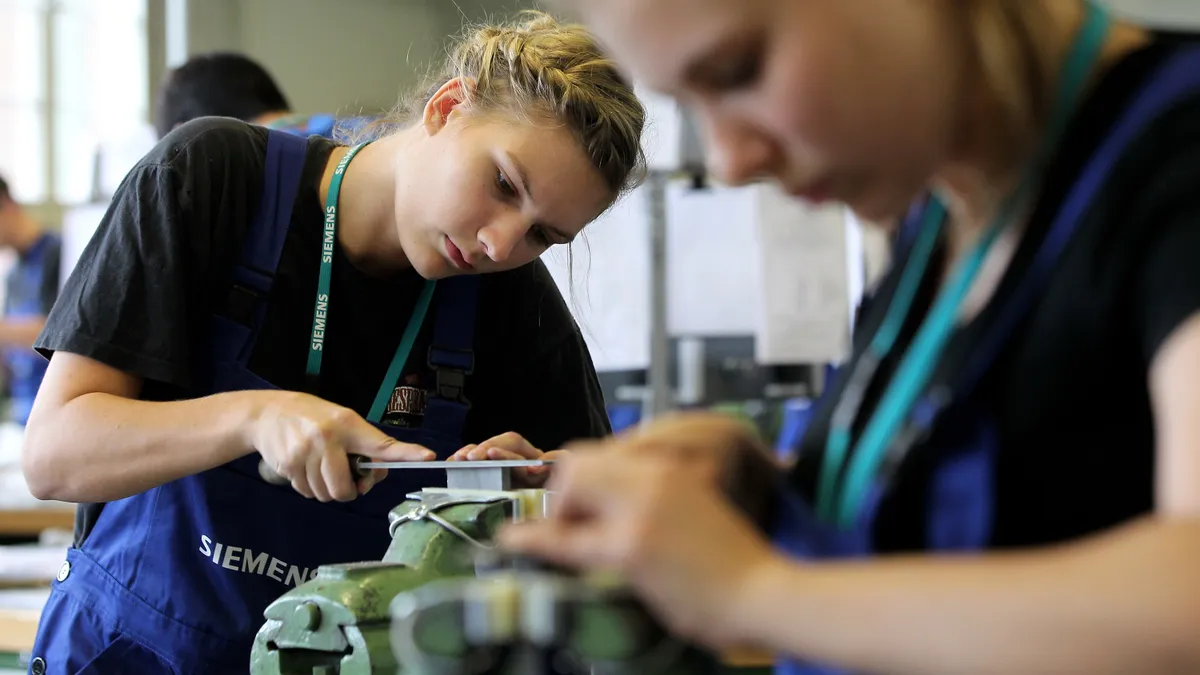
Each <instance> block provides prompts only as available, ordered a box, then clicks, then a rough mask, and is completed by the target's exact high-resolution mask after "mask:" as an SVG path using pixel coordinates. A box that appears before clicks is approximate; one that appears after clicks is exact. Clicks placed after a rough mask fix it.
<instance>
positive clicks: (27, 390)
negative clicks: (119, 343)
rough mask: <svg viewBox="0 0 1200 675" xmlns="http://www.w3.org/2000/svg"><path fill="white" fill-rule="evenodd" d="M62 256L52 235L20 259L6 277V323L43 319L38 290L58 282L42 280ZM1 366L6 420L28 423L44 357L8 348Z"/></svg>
mask: <svg viewBox="0 0 1200 675" xmlns="http://www.w3.org/2000/svg"><path fill="white" fill-rule="evenodd" d="M61 254H62V240H61V239H60V238H59V237H58V235H56V234H50V233H46V234H43V235H42V236H41V237H39V238H38V240H37V241H36V242H35V243H34V244H33V246H31V247H30V248H29V250H28V251H25V252H24V253H23V254H22V255H21V259H20V261H19V262H18V263H17V266H16V267H15V268H14V269H13V271H12V272H11V273H10V274H9V277H8V290H9V297H8V303H7V304H8V306H7V307H6V311H5V313H4V316H5V318H6V319H26V318H32V317H45V316H46V314H47V313H48V311H49V308H48V307H44V306H43V298H42V288H43V287H44V286H45V285H46V284H47V283H52V284H54V285H55V286H57V285H58V279H57V278H55V279H46V275H47V274H55V275H56V276H57V270H58V269H59V265H58V260H57V256H59V255H61ZM4 364H5V366H7V367H8V373H9V396H10V397H11V399H12V400H11V404H10V405H11V409H10V411H9V417H10V418H11V419H12V421H14V422H16V423H18V424H25V423H26V422H28V421H29V411H30V410H32V409H33V399H34V398H35V397H36V396H37V392H38V388H39V387H41V386H42V378H43V377H45V375H46V367H47V366H48V365H49V361H47V360H46V359H45V358H44V357H42V356H41V355H40V354H38V353H37V352H35V351H33V347H32V346H30V347H25V348H19V347H12V348H8V349H5V350H4Z"/></svg>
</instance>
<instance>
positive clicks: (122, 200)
mask: <svg viewBox="0 0 1200 675" xmlns="http://www.w3.org/2000/svg"><path fill="white" fill-rule="evenodd" d="M423 91H424V92H429V91H430V90H429V89H424V90H423ZM417 110H418V112H419V115H418V117H417V118H416V119H415V120H414V119H410V118H407V117H397V118H395V119H393V120H392V121H391V122H390V123H387V124H382V125H380V126H379V127H377V128H376V129H375V137H377V138H378V140H375V141H374V142H371V143H369V144H367V145H356V146H355V147H353V148H349V147H340V146H338V145H335V144H333V143H331V142H329V141H327V140H325V139H322V138H319V137H313V138H309V139H304V138H300V137H297V136H294V135H291V134H287V133H284V132H269V131H267V130H265V129H262V128H260V127H255V126H250V125H248V124H245V123H242V122H238V121H235V120H228V119H215V118H209V119H201V120H196V121H193V122H190V123H188V124H185V125H183V126H181V127H180V128H178V129H176V130H174V131H172V132H171V133H170V134H169V135H168V136H167V137H166V138H164V139H163V141H162V142H161V143H160V144H159V146H158V147H157V148H156V149H155V150H154V151H153V152H152V153H151V154H150V155H149V156H147V157H146V158H145V159H144V160H143V161H142V162H141V163H140V164H139V165H138V166H137V167H135V168H134V169H133V171H132V172H131V173H130V174H129V176H128V178H127V179H126V180H125V182H124V185H123V186H122V188H121V190H120V192H119V194H118V195H117V196H116V199H115V201H114V204H113V206H112V208H111V209H110V211H109V213H108V215H107V217H106V218H105V219H104V222H103V224H102V225H101V227H100V230H99V232H98V234H97V235H96V236H95V237H94V238H93V240H92V242H91V243H90V245H89V247H88V248H87V250H86V252H85V253H84V255H83V258H82V260H81V261H80V262H79V266H78V268H77V269H76V270H75V272H74V274H73V275H72V277H71V280H70V282H69V283H68V284H67V286H66V289H65V290H64V292H63V295H62V297H61V298H60V300H59V302H58V304H57V306H56V307H55V309H54V311H53V313H52V314H51V316H50V318H49V323H48V325H47V327H46V330H45V332H44V333H43V335H42V338H41V339H40V341H39V343H38V346H39V348H40V349H41V350H42V351H43V352H44V353H45V354H47V355H51V354H52V355H53V356H52V358H51V361H50V366H49V372H48V374H47V377H46V380H45V384H44V385H43V386H42V389H41V392H40V394H39V396H38V399H37V403H36V406H35V408H36V409H35V411H34V413H33V416H32V419H31V420H30V424H29V432H28V436H27V440H26V446H25V450H24V466H25V473H26V477H27V479H28V482H29V484H30V487H31V488H32V490H33V492H34V493H35V494H36V495H37V496H39V497H44V498H53V499H59V500H66V501H73V502H80V503H86V504H88V505H87V506H83V507H81V509H80V523H79V524H80V531H79V533H78V542H77V545H76V547H75V548H73V549H72V550H71V552H70V554H69V556H68V560H67V562H66V563H65V564H64V565H63V567H62V570H61V573H60V574H59V581H58V582H57V583H56V584H55V587H54V590H53V593H52V595H51V598H50V601H49V604H48V606H47V607H46V609H45V612H44V615H43V617H42V622H41V628H40V632H39V635H38V638H37V643H36V647H35V651H34V654H33V656H34V670H35V671H38V672H44V673H93V672H95V673H99V672H104V673H111V672H124V673H159V672H164V673H165V672H172V673H196V674H199V673H242V674H244V673H245V672H246V668H247V666H248V659H249V654H250V646H251V642H252V640H253V637H254V634H255V631H256V630H257V628H258V627H259V626H260V625H261V623H262V621H263V618H262V612H263V609H264V608H265V606H266V605H267V604H268V603H269V602H270V601H271V600H273V599H274V598H276V597H277V596H279V595H280V594H282V593H284V592H285V591H287V590H288V589H289V588H291V587H294V586H296V585H297V584H299V583H301V582H303V581H304V580H306V579H307V578H309V577H310V576H312V575H313V574H314V573H315V571H316V568H317V567H318V566H319V565H321V564H324V563H332V562H337V561H354V560H370V559H378V558H379V557H380V556H381V555H382V554H383V552H384V550H385V549H386V546H387V544H388V534H387V521H386V514H387V512H388V510H389V509H391V508H393V507H394V506H396V505H397V504H398V503H400V502H401V501H403V500H404V498H405V494H406V493H408V492H410V491H412V490H415V489H419V488H420V487H423V486H429V485H434V484H436V483H437V481H438V479H439V477H440V476H439V473H438V472H423V471H411V472H405V473H402V474H399V475H396V474H395V472H394V473H393V475H391V476H388V477H387V480H386V481H384V482H382V483H378V485H376V483H377V481H378V480H379V479H380V478H383V476H382V475H373V476H371V477H370V478H367V479H364V480H362V481H361V482H360V483H359V484H357V485H356V484H355V482H354V480H352V478H351V473H350V470H349V464H348V460H347V454H348V453H357V454H362V455H366V456H368V457H374V458H379V459H383V460H421V459H429V458H432V457H434V456H435V455H436V456H439V457H443V458H444V457H448V456H449V455H451V454H452V453H454V452H455V451H457V450H459V449H461V448H462V447H463V446H464V445H465V444H467V443H481V442H485V441H487V440H488V439H489V438H491V437H494V436H501V440H500V441H498V443H499V444H500V445H501V446H505V447H511V446H512V443H511V438H512V437H510V436H508V435H505V434H508V433H515V434H516V435H518V436H519V437H520V438H521V439H522V447H521V448H519V449H520V450H523V451H525V452H526V453H527V454H528V453H530V450H531V448H553V447H557V446H558V445H560V444H562V443H564V442H565V441H567V440H568V439H571V438H575V437H596V436H601V435H603V434H604V433H606V431H607V423H606V421H605V417H604V408H603V406H602V401H601V395H600V392H599V390H598V385H597V381H596V378H595V373H594V371H593V368H592V365H591V362H590V358H589V356H588V354H587V351H586V349H585V347H584V344H583V341H582V340H581V337H580V334H579V332H578V329H577V327H576V326H575V324H574V322H573V321H572V320H571V317H570V315H569V313H568V311H567V308H566V306H565V303H564V302H563V300H562V298H561V296H560V295H559V294H558V293H557V291H556V289H555V286H554V285H553V283H552V281H551V278H550V276H549V274H548V272H547V270H546V269H545V267H544V266H542V265H541V264H540V263H539V262H537V258H538V256H540V255H541V254H542V253H543V252H545V251H546V249H548V248H549V247H551V246H555V245H567V244H570V243H571V241H572V240H574V239H575V238H576V237H577V236H578V235H579V233H580V231H581V230H582V229H583V228H584V226H585V225H586V224H587V223H589V222H590V221H592V220H593V219H594V218H596V216H597V215H599V214H600V213H601V212H602V211H604V210H605V209H606V208H607V207H608V206H609V205H610V204H612V203H613V201H614V200H615V199H616V198H617V197H618V195H619V194H621V193H622V191H623V190H625V189H626V188H627V187H629V186H630V184H631V181H634V180H636V177H637V173H638V171H639V170H640V167H641V165H642V154H641V150H640V145H639V142H640V135H641V131H642V126H643V120H644V113H643V109H642V107H641V105H640V104H639V103H638V101H637V99H636V98H635V96H634V94H633V92H632V90H631V89H630V87H629V86H627V85H626V84H625V82H624V81H623V80H622V79H621V78H620V77H619V75H618V74H617V72H616V71H615V70H614V68H613V67H612V66H611V65H610V63H609V62H608V61H607V60H605V58H604V57H602V56H601V55H600V53H599V52H598V50H597V47H596V46H595V44H594V43H593V41H592V39H591V38H590V36H589V35H588V34H587V33H586V32H584V31H583V30H581V29H579V28H577V27H566V26H559V25H556V24H555V23H554V22H553V21H552V20H551V19H549V18H548V17H545V16H542V15H536V16H534V17H533V18H532V19H531V20H530V21H529V22H528V23H526V24H523V25H513V26H502V27H491V28H485V29H482V30H480V31H478V32H475V33H474V34H472V35H469V36H468V37H467V39H466V40H465V41H464V42H463V43H461V44H460V45H459V46H458V48H457V49H456V50H455V51H454V52H453V54H452V58H451V59H450V61H449V63H448V65H447V68H446V70H445V72H444V73H443V74H442V77H440V78H439V80H438V86H437V87H436V89H435V90H434V91H433V93H432V94H426V95H424V96H422V97H421V99H420V105H419V106H417ZM532 453H533V454H540V453H539V451H537V450H532ZM260 459H261V461H263V462H264V463H265V465H266V467H267V468H268V469H272V470H274V471H275V472H277V473H278V474H280V475H282V476H283V477H285V478H286V479H287V480H289V481H290V482H291V485H290V486H288V485H283V486H276V485H272V484H269V483H268V482H266V481H264V480H263V478H262V477H260V474H259V462H260ZM372 486H375V487H374V489H372ZM368 491H369V492H368Z"/></svg>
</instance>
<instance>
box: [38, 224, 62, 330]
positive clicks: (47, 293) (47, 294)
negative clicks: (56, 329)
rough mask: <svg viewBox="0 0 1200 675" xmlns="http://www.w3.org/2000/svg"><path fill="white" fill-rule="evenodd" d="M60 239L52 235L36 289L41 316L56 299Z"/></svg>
mask: <svg viewBox="0 0 1200 675" xmlns="http://www.w3.org/2000/svg"><path fill="white" fill-rule="evenodd" d="M61 270H62V239H60V238H58V237H54V238H53V239H52V240H51V242H50V247H49V250H47V251H46V261H45V263H44V265H43V266H42V287H41V288H40V289H38V306H39V307H40V308H41V311H42V316H48V315H49V314H50V310H51V309H52V308H53V307H54V303H55V301H56V300H57V299H58V287H59V286H60V285H61V282H62V279H61V278H60V273H61Z"/></svg>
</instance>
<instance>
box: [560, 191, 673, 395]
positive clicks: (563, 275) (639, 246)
mask: <svg viewBox="0 0 1200 675" xmlns="http://www.w3.org/2000/svg"><path fill="white" fill-rule="evenodd" d="M542 260H543V262H545V263H546V266H547V267H548V268H549V269H550V273H551V274H552V275H553V276H554V280H555V282H556V283H557V284H558V287H559V290H560V291H561V292H562V294H563V296H564V297H565V298H566V300H567V303H568V305H570V306H571V311H572V313H573V314H574V315H575V319H576V321H578V322H579V324H580V328H581V329H582V330H583V335H584V338H585V340H586V341H587V345H588V350H589V351H591V354H592V360H593V362H594V363H595V366H596V369H597V370H599V371H601V372H606V371H616V370H637V369H642V368H647V367H649V365H650V227H649V218H648V212H647V204H646V195H645V191H644V190H636V191H634V192H633V193H632V194H630V195H628V196H627V197H625V198H624V199H622V200H621V201H620V202H618V203H617V204H616V205H615V206H614V207H613V208H612V209H611V210H610V211H609V212H608V213H606V214H604V215H603V216H601V217H600V218H599V219H598V220H596V221H595V222H594V223H592V224H590V225H588V226H587V229H586V230H584V235H583V236H582V237H580V239H579V240H578V241H576V243H574V244H572V246H571V251H570V255H569V256H568V251H567V249H566V248H564V247H555V249H554V250H552V251H550V252H549V253H547V254H546V255H543V256H542ZM569 268H570V269H569Z"/></svg>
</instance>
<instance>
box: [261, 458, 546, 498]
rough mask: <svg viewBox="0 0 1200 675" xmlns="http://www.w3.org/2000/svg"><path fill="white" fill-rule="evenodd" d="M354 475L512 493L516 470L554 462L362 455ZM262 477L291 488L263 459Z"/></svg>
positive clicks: (354, 461) (353, 466) (355, 460)
mask: <svg viewBox="0 0 1200 675" xmlns="http://www.w3.org/2000/svg"><path fill="white" fill-rule="evenodd" d="M347 459H348V460H349V461H350V469H351V473H352V474H353V475H354V476H356V477H358V478H361V477H364V476H366V475H367V473H368V472H369V471H371V470H372V469H387V470H388V471H445V472H446V486H447V487H450V488H456V489H468V490H508V489H511V487H512V469H516V468H522V467H534V466H547V465H550V464H553V463H554V462H553V460H542V459H498V460H484V461H461V462H450V461H446V460H440V461H430V462H376V461H372V460H371V459H369V458H367V457H364V456H362V455H349V456H348V457H347ZM258 475H259V477H260V478H262V479H263V480H264V481H266V482H268V483H271V484H272V485H287V484H288V483H289V482H291V481H290V479H288V478H286V477H284V476H283V475H281V474H280V473H279V472H277V471H276V470H275V469H274V468H272V467H271V466H270V465H269V464H267V462H266V460H259V462H258Z"/></svg>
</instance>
